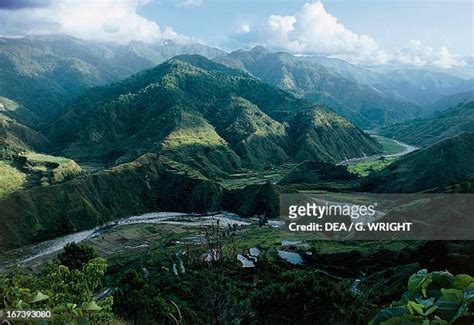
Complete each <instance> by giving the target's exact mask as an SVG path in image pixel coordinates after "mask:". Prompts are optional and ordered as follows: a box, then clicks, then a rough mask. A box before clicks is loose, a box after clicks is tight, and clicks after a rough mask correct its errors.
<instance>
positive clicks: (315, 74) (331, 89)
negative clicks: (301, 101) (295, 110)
mask: <svg viewBox="0 0 474 325" xmlns="http://www.w3.org/2000/svg"><path fill="white" fill-rule="evenodd" d="M218 60H219V61H220V62H222V63H223V64H226V65H228V66H231V67H235V68H239V69H242V70H244V71H246V72H248V73H250V74H252V75H253V76H255V77H257V78H260V79H261V80H262V81H264V82H267V83H269V84H271V85H274V86H276V87H279V88H281V89H284V90H287V91H290V92H292V93H294V94H296V95H298V96H300V97H304V98H306V99H308V100H311V101H315V102H317V103H320V104H322V105H325V106H328V107H330V108H332V109H334V110H335V111H336V112H337V113H338V114H341V115H342V116H344V117H346V118H348V119H350V120H351V121H353V122H354V123H355V124H357V125H358V126H360V127H362V128H367V129H368V128H373V127H376V126H380V125H383V124H387V123H393V122H397V121H402V120H406V119H408V118H413V117H415V116H416V115H417V112H418V111H419V107H417V106H416V105H413V104H411V103H409V102H407V101H401V100H395V99H393V98H389V97H385V96H383V95H381V94H380V93H379V92H378V91H376V90H375V89H374V88H372V87H370V86H369V85H366V84H363V83H360V82H357V81H356V80H355V79H351V78H345V77H343V76H342V75H340V74H338V73H337V72H335V70H334V69H332V70H331V69H330V68H326V67H324V66H323V65H321V64H318V63H317V62H315V61H310V60H305V59H300V58H297V57H295V56H293V55H292V54H289V53H283V52H278V53H274V52H270V51H269V50H267V49H265V48H263V47H255V48H254V49H252V50H250V51H244V50H237V51H234V52H232V53H230V54H228V55H226V56H224V57H221V58H219V59H218Z"/></svg>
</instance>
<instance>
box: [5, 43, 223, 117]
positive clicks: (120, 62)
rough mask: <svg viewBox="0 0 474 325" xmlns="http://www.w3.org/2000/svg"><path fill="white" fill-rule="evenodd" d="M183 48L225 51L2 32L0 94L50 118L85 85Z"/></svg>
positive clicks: (155, 61)
mask: <svg viewBox="0 0 474 325" xmlns="http://www.w3.org/2000/svg"><path fill="white" fill-rule="evenodd" d="M184 53H198V54H203V55H207V56H209V57H211V58H213V57H215V56H218V55H222V54H223V53H224V52H222V51H220V50H218V49H215V48H212V47H207V46H205V45H200V44H185V45H181V44H177V43H174V42H172V41H164V42H160V43H157V44H145V43H140V42H131V43H130V44H128V45H117V44H113V43H96V42H91V41H85V40H81V39H77V38H73V37H70V36H65V35H44V36H39V35H37V36H25V37H23V38H19V39H18V38H0V73H1V74H2V78H1V79H0V96H5V97H8V98H10V99H12V100H15V101H16V102H18V103H19V104H21V105H23V106H25V107H28V108H29V109H31V110H32V111H33V112H34V113H36V115H37V116H39V117H41V118H42V119H49V118H51V117H53V116H55V115H57V114H59V113H60V112H61V110H62V108H63V106H64V105H65V104H66V103H67V102H69V101H70V100H72V98H74V96H76V95H78V94H80V93H81V92H82V91H83V90H85V89H87V88H90V87H93V86H98V85H104V84H107V83H110V82H113V81H118V80H121V79H124V78H126V77H128V76H130V75H132V74H133V73H136V72H138V71H140V70H143V69H146V68H151V67H152V66H154V65H156V64H158V63H161V62H163V61H164V60H167V59H169V58H171V57H173V56H175V55H179V54H184Z"/></svg>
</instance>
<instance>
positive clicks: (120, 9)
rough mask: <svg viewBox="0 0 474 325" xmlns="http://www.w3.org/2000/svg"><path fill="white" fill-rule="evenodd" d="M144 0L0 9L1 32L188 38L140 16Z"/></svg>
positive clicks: (66, 1) (71, 0)
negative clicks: (139, 10) (13, 9)
mask: <svg viewBox="0 0 474 325" xmlns="http://www.w3.org/2000/svg"><path fill="white" fill-rule="evenodd" d="M26 2H28V1H26ZM29 2H32V1H29ZM33 2H34V1H33ZM148 2H149V1H148V0H121V1H114V0H101V1H94V0H83V1H76V0H62V1H52V2H50V3H49V5H48V6H42V7H37V6H33V5H30V6H24V7H22V8H19V9H18V10H15V11H12V10H0V21H2V23H0V28H1V29H2V30H3V31H4V33H16V34H67V35H71V36H74V37H78V38H83V39H88V40H97V41H109V42H117V43H128V42H130V41H132V40H137V41H142V42H149V43H150V42H156V41H160V40H163V39H172V40H175V41H178V42H187V41H189V39H188V38H187V37H185V36H183V35H180V34H178V33H176V32H175V31H174V30H173V29H172V28H171V27H164V28H162V27H160V26H159V25H158V24H157V23H156V22H154V21H151V20H148V19H146V18H145V17H143V16H141V15H140V14H139V13H138V12H137V10H138V8H139V7H141V6H144V5H146V4H147V3H148ZM0 9H2V8H0ZM3 9H4V8H3ZM5 30H6V32H5Z"/></svg>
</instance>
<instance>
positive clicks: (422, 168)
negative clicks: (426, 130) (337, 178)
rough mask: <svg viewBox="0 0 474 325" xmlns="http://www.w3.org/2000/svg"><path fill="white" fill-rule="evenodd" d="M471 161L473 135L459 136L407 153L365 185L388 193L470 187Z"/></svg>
mask: <svg viewBox="0 0 474 325" xmlns="http://www.w3.org/2000/svg"><path fill="white" fill-rule="evenodd" d="M473 160H474V133H461V134H460V135H457V136H455V137H452V138H448V139H445V140H442V141H440V142H437V143H435V144H433V145H431V146H429V147H427V148H423V149H420V150H417V151H414V152H412V153H410V154H407V155H406V156H404V157H402V158H400V159H399V160H397V161H395V162H393V163H392V164H390V165H388V167H387V168H385V169H383V170H381V171H380V172H378V173H374V174H372V175H371V177H369V179H368V181H367V183H366V185H365V186H366V188H367V189H369V188H370V190H372V191H378V192H388V193H413V192H420V191H428V190H429V191H431V192H439V191H441V192H442V191H443V189H444V188H446V187H448V186H450V185H455V184H462V183H465V185H466V186H469V184H468V183H469V182H472V175H474V165H473V164H472V161H473ZM466 189H467V188H466Z"/></svg>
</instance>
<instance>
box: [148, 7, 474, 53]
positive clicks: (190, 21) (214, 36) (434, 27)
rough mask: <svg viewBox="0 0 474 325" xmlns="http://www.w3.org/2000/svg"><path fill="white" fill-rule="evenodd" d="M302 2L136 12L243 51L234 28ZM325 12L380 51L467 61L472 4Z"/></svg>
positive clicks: (286, 12)
mask: <svg viewBox="0 0 474 325" xmlns="http://www.w3.org/2000/svg"><path fill="white" fill-rule="evenodd" d="M306 2H311V1H308V0H306V1H305V0H253V1H252V0H202V1H200V2H198V3H197V4H196V5H194V6H193V5H189V6H179V5H176V3H177V1H172V0H157V1H155V2H152V3H150V4H148V5H146V6H144V7H142V8H140V9H139V12H140V13H141V14H142V15H143V16H145V17H147V18H148V19H151V20H155V21H158V22H159V23H160V24H161V25H167V26H172V27H173V28H174V29H175V30H176V31H177V32H179V33H183V34H186V35H190V36H194V37H197V38H200V39H203V40H206V41H208V42H209V43H213V44H216V45H220V46H225V47H233V46H237V47H239V45H240V46H244V45H245V44H235V43H232V42H229V40H228V38H229V35H231V34H232V33H233V32H234V31H235V29H236V28H238V26H239V24H242V23H245V22H247V23H252V24H258V23H259V22H262V21H264V20H265V19H266V18H267V17H268V16H269V15H272V14H279V15H282V16H283V15H289V14H292V13H294V12H297V11H298V10H299V9H301V7H302V6H303V5H304V4H305V3H306ZM322 2H323V4H324V6H325V8H326V10H327V12H329V13H330V14H332V15H334V16H335V17H337V18H338V20H339V21H340V22H341V23H342V24H343V25H344V26H345V27H347V28H348V29H350V30H352V31H354V32H356V33H358V34H368V35H370V36H372V37H374V38H375V39H376V40H377V41H378V42H379V43H380V44H381V45H382V46H383V47H384V48H387V49H392V50H394V49H397V48H401V47H403V46H406V44H407V43H408V42H409V41H410V40H419V41H421V42H422V43H424V44H428V45H429V46H432V47H441V46H447V47H448V48H449V50H450V51H452V52H453V53H458V54H463V55H472V54H473V53H474V50H473V32H472V31H473V18H472V17H473V15H474V12H473V4H472V1H456V0H451V1H422V0H415V1H408V0H402V1H400V0H398V1H396V0H392V1H387V0H369V1H367V0H326V1H324V0H323V1H322Z"/></svg>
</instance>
